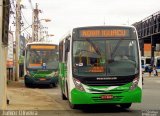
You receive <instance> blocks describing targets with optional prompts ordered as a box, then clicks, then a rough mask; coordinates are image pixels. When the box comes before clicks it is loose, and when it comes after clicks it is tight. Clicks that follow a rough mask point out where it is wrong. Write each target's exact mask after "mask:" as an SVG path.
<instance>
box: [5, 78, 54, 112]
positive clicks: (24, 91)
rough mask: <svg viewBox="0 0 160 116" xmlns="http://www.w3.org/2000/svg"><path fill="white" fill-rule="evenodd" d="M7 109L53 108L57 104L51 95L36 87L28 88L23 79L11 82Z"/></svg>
mask: <svg viewBox="0 0 160 116" xmlns="http://www.w3.org/2000/svg"><path fill="white" fill-rule="evenodd" d="M7 95H8V98H9V100H10V104H9V105H8V106H7V110H52V109H53V108H54V109H55V108H56V106H55V105H54V102H53V100H52V98H51V97H50V96H48V95H47V94H45V93H44V92H42V91H40V90H39V89H36V88H26V87H25V86H24V83H22V80H21V81H20V82H13V81H11V82H9V84H8V91H7Z"/></svg>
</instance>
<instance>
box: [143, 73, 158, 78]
mask: <svg viewBox="0 0 160 116" xmlns="http://www.w3.org/2000/svg"><path fill="white" fill-rule="evenodd" d="M143 77H154V78H157V77H159V78H160V72H158V76H154V75H153V73H151V76H149V73H148V72H145V73H144V74H143Z"/></svg>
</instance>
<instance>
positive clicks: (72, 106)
mask: <svg viewBox="0 0 160 116" xmlns="http://www.w3.org/2000/svg"><path fill="white" fill-rule="evenodd" d="M68 101H69V100H68ZM69 106H70V108H71V109H77V107H78V105H77V104H72V103H71V102H70V101H69Z"/></svg>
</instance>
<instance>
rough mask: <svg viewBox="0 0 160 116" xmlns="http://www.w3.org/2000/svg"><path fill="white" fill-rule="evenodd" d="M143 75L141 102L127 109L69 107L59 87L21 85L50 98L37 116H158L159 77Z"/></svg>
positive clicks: (116, 107) (94, 106) (89, 106)
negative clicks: (62, 97)
mask: <svg viewBox="0 0 160 116" xmlns="http://www.w3.org/2000/svg"><path fill="white" fill-rule="evenodd" d="M144 76H145V77H144V85H143V96H142V103H134V104H132V106H131V107H130V109H128V110H124V109H122V108H120V107H119V106H111V105H86V106H82V107H80V108H79V109H71V108H70V107H69V104H68V101H65V100H62V99H61V94H60V88H59V87H53V88H51V87H48V86H36V87H34V88H25V87H24V86H23V87H24V88H25V89H26V90H28V89H29V90H30V91H31V90H34V91H38V92H39V93H43V94H44V95H45V96H47V98H49V99H50V101H49V102H50V103H51V108H49V109H44V110H37V115H38V116H53V115H56V116H97V115H98V116H106V115H107V116H108V115H109V116H121V115H122V116H132V115H133V116H160V77H153V76H152V77H148V74H144ZM22 84H23V82H22ZM42 105H43V104H42ZM10 109H11V108H10ZM24 110H25V109H24Z"/></svg>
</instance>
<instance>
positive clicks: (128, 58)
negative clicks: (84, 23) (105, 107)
mask: <svg viewBox="0 0 160 116" xmlns="http://www.w3.org/2000/svg"><path fill="white" fill-rule="evenodd" d="M59 84H60V87H61V93H62V99H63V100H66V99H68V101H69V105H70V107H71V108H76V107H77V106H78V105H83V104H116V105H120V106H121V107H123V108H129V107H130V106H131V104H132V103H140V102H141V98H142V73H141V57H140V48H139V42H138V37H137V32H136V29H135V28H134V27H132V26H93V27H92V26H91V27H78V28H73V29H72V30H71V32H70V33H68V34H67V35H66V36H65V37H64V38H62V40H61V41H60V43H59Z"/></svg>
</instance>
